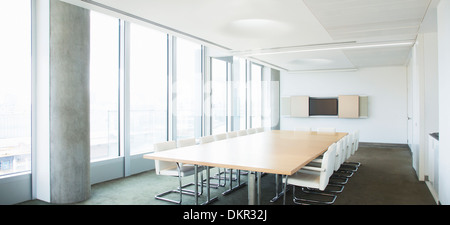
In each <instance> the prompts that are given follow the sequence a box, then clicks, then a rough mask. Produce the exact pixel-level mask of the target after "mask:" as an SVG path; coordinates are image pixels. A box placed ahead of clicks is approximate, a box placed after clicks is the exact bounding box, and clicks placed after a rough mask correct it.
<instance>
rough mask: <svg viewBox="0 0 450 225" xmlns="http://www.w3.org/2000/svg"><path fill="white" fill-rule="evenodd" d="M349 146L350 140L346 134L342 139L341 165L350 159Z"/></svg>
mask: <svg viewBox="0 0 450 225" xmlns="http://www.w3.org/2000/svg"><path fill="white" fill-rule="evenodd" d="M350 144H351V140H350V136H349V135H348V134H347V135H345V137H344V138H343V143H342V159H341V160H342V163H344V162H345V160H347V159H348V158H349V157H350V154H349V153H350Z"/></svg>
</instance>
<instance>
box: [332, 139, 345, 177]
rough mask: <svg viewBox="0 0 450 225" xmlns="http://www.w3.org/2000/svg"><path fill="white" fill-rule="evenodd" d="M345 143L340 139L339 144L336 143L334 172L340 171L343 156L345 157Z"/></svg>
mask: <svg viewBox="0 0 450 225" xmlns="http://www.w3.org/2000/svg"><path fill="white" fill-rule="evenodd" d="M343 143H344V139H342V138H341V139H340V140H339V141H338V142H336V160H335V162H334V171H337V170H339V168H340V167H341V164H342V163H343V162H342V156H343V152H344V151H343V150H344V149H343Z"/></svg>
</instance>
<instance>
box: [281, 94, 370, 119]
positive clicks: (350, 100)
mask: <svg viewBox="0 0 450 225" xmlns="http://www.w3.org/2000/svg"><path fill="white" fill-rule="evenodd" d="M281 115H282V116H288V117H302V118H304V117H310V116H326V117H330V116H331V117H338V118H367V117H368V97H367V96H359V95H340V96H339V97H327V98H324V97H320V98H318V97H310V96H290V97H282V98H281Z"/></svg>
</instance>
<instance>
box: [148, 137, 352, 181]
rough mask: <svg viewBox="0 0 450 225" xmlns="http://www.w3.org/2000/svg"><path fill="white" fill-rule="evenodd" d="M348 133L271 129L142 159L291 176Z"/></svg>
mask: <svg viewBox="0 0 450 225" xmlns="http://www.w3.org/2000/svg"><path fill="white" fill-rule="evenodd" d="M345 135H347V133H342V132H337V133H332V134H326V133H317V132H303V131H285V130H281V131H280V130H273V131H266V132H261V133H255V134H250V135H246V136H238V137H235V138H229V139H224V140H220V141H214V142H210V143H205V144H199V145H194V146H188V147H182V148H176V149H172V150H167V151H162V152H155V153H150V154H145V155H144V156H143V157H144V158H145V159H155V160H162V161H171V162H181V163H187V164H197V165H203V166H211V167H220V168H231V169H239V170H249V171H254V172H265V173H273V174H282V175H292V174H293V173H295V172H296V171H298V170H299V169H300V168H302V167H303V166H305V165H306V164H308V163H309V162H310V161H311V160H313V159H315V158H317V157H318V156H319V155H321V154H323V153H324V152H325V151H326V150H327V149H328V147H329V146H330V145H331V144H332V143H334V142H337V141H338V140H339V139H341V138H342V137H344V136H345Z"/></svg>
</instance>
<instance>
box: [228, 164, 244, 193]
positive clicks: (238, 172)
mask: <svg viewBox="0 0 450 225" xmlns="http://www.w3.org/2000/svg"><path fill="white" fill-rule="evenodd" d="M232 174H233V170H232V169H230V188H229V189H228V190H226V191H224V192H222V195H224V196H225V195H228V194H230V193H232V192H234V191H236V190H237V189H239V188H241V187H244V186H245V185H247V184H246V183H242V184H241V174H240V170H236V180H237V185H236V186H234V187H233V182H232V180H233V175H232Z"/></svg>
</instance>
